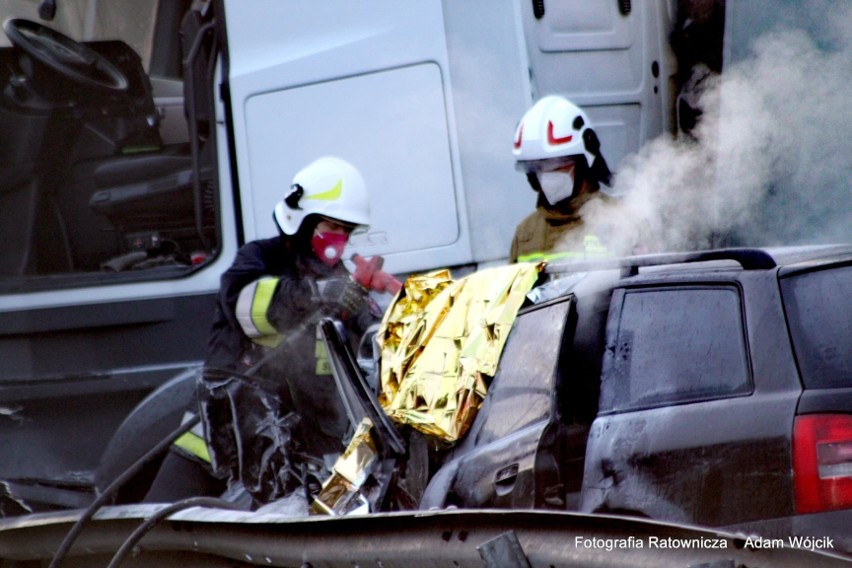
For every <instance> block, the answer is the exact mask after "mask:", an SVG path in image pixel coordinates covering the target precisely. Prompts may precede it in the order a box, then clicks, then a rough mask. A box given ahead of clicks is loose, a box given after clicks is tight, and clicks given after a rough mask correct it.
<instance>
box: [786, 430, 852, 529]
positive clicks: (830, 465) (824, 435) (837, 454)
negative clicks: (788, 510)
mask: <svg viewBox="0 0 852 568" xmlns="http://www.w3.org/2000/svg"><path fill="white" fill-rule="evenodd" d="M793 478H794V483H795V491H796V511H798V512H799V513H815V512H818V511H830V510H833V509H847V508H852V415H849V414H809V415H804V416H798V417H796V422H795V424H794V426H793Z"/></svg>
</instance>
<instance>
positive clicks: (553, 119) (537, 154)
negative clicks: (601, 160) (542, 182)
mask: <svg viewBox="0 0 852 568" xmlns="http://www.w3.org/2000/svg"><path fill="white" fill-rule="evenodd" d="M590 127H591V123H590V122H589V117H588V116H586V113H585V112H583V110H582V109H581V108H580V107H578V106H577V105H575V104H574V103H572V102H570V101H569V100H567V99H565V98H563V97H560V96H556V95H549V96H546V97H543V98H542V99H540V100H539V101H538V102H537V103H535V104H534V105H533V106H532V107H531V108H530V109H529V110H528V111H527V112H526V113H525V114H524V116H523V118H521V122H520V123H519V124H518V127H517V129H516V130H515V144H514V148H513V150H512V152H513V153H514V155H515V159H516V160H517V168H518V169H519V170H523V171H536V170H538V169H539V168H540V167H541V166H542V162H543V161H544V160H547V161H548V162H550V163H552V164H553V165H558V163H559V162H560V161H562V160H564V159H567V158H573V159H576V157H577V156H584V157H585V158H586V164H587V165H589V166H591V165H592V163H593V161H594V160H595V153H596V152H595V150H596V149H595V150H593V149H592V148H589V147H587V140H586V139H585V138H584V134H585V133H586V132H587V131H588V130H590Z"/></svg>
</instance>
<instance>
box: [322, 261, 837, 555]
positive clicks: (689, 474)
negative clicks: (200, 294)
mask: <svg viewBox="0 0 852 568" xmlns="http://www.w3.org/2000/svg"><path fill="white" fill-rule="evenodd" d="M542 279H543V282H541V283H539V284H538V285H537V286H535V287H534V288H533V289H532V290H531V291H530V292H529V294H528V295H527V299H526V301H525V303H524V306H523V307H522V308H521V309H520V312H519V313H518V315H517V319H516V320H515V321H514V323H513V325H512V329H511V333H510V334H509V337H508V340H507V342H506V345H505V348H504V350H503V352H502V355H501V358H500V363H499V366H498V367H497V369H496V373H495V374H494V377H493V381H491V382H490V386H489V387H488V391H487V395H485V397H484V400H483V401H482V406H481V408H480V409H479V412H478V413H477V414H476V415H475V417H474V418H473V419H472V421H471V424H470V427H469V430H468V431H467V432H466V434H465V435H464V437H463V438H461V439H460V440H459V441H458V442H457V443H455V444H454V445H452V446H450V447H447V445H446V444H441V443H440V442H438V441H436V440H437V438H436V437H435V436H433V435H430V434H429V430H428V429H426V428H422V427H420V426H419V425H418V424H417V423H412V424H413V426H414V429H418V428H419V430H420V431H421V432H426V434H425V437H426V439H427V441H431V443H427V446H428V447H429V452H428V453H429V456H428V459H426V458H422V457H421V458H419V459H420V462H419V467H420V468H421V469H423V470H424V471H428V474H427V475H426V476H425V477H426V478H428V482H426V483H425V485H423V486H422V492H419V491H418V493H417V494H416V495H415V497H416V501H417V502H418V508H419V509H422V510H435V509H446V508H455V507H458V508H477V509H479V508H505V509H555V510H571V511H581V512H585V513H602V514H618V515H630V516H637V517H643V518H649V519H659V520H666V521H674V522H679V523H688V524H693V525H700V526H712V527H724V528H725V529H728V530H735V531H743V532H746V533H751V532H754V533H755V534H760V535H763V536H765V537H767V538H770V537H779V536H781V537H783V538H788V537H794V536H798V537H808V538H818V539H822V540H820V541H819V542H821V543H823V544H826V545H827V546H828V547H830V548H832V549H834V550H840V551H845V552H847V553H848V552H849V551H850V550H852V541H850V535H849V531H848V527H849V526H850V525H849V523H850V520H852V517H850V515H852V476H850V472H849V464H850V461H849V456H850V453H849V452H850V440H852V400H850V398H849V397H850V393H852V383H850V380H852V370H850V368H849V364H850V361H852V351H850V349H852V337H850V333H852V326H850V321H852V313H850V309H852V302H850V301H849V293H850V290H852V249H850V248H849V247H848V246H837V247H812V248H788V249H777V250H775V249H727V250H716V251H708V252H699V253H684V254H660V255H647V256H639V257H632V258H627V259H623V260H617V261H615V260H613V261H602V262H600V263H597V264H587V265H585V266H583V265H579V266H578V265H572V264H565V265H559V264H553V265H549V266H547V267H546V269H545V273H544V275H543V277H542ZM408 349H411V346H409V347H408ZM348 369H349V374H350V375H352V374H355V375H357V374H358V373H357V369H356V367H355V366H354V365H350V366H349V367H348ZM336 370H337V372H338V376H341V375H342V369H341V368H337V369H336ZM415 372H416V371H415ZM352 381H353V379H352V378H351V377H348V378H346V379H345V380H344V382H352ZM355 382H356V383H357V381H355ZM363 390H364V391H367V389H363ZM380 397H381V395H380ZM362 398H363V397H362ZM377 404H378V403H377V402H374V403H373V406H374V407H375V406H376V405H377ZM386 406H387V404H386ZM392 415H393V414H392ZM373 420H374V421H376V420H379V418H378V417H376V416H375V413H374V417H373ZM387 431H388V428H386V427H383V428H379V429H377V430H376V432H377V437H378V438H379V439H380V440H382V445H384V446H385V447H390V448H393V447H397V446H398V445H399V442H398V441H396V439H395V437H394V436H392V435H387V434H385V435H382V433H383V432H385V433H386V432H387ZM412 449H416V446H411V447H409V451H410V452H411V453H410V454H409V455H407V457H406V459H404V460H402V462H403V463H405V469H406V470H410V469H411V464H412V460H415V461H416V460H417V459H418V458H417V455H418V454H417V451H412ZM413 485H414V486H416V484H413Z"/></svg>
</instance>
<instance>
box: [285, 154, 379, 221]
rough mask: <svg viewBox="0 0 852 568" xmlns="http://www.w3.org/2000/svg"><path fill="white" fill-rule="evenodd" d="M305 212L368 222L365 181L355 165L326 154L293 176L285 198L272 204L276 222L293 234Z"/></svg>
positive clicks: (337, 218)
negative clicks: (274, 204)
mask: <svg viewBox="0 0 852 568" xmlns="http://www.w3.org/2000/svg"><path fill="white" fill-rule="evenodd" d="M308 215H322V216H324V217H330V218H332V219H335V220H338V221H342V222H344V223H347V224H350V225H356V226H357V225H367V224H369V222H370V203H369V196H368V195H367V185H366V184H365V183H364V178H363V177H361V174H360V173H359V172H358V170H357V169H355V166H353V165H352V164H350V163H349V162H347V161H345V160H341V159H340V158H334V157H330V156H327V157H323V158H319V159H318V160H316V161H314V162H311V163H310V164H308V165H307V166H305V168H303V169H302V170H300V171H299V172H298V173H297V174H296V175H295V176H294V177H293V183H292V185H291V186H290V189H289V190H288V191H287V194H286V195H285V196H284V199H283V200H282V201H280V202H279V203H278V204H277V205H276V206H275V213H274V217H275V222H276V223H278V226H279V227H281V230H282V231H284V233H285V234H287V235H291V236H292V235H295V234H296V233H297V232H298V231H299V227H300V226H301V225H302V221H304V219H305V218H306V217H307V216H308Z"/></svg>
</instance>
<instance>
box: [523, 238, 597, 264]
mask: <svg viewBox="0 0 852 568" xmlns="http://www.w3.org/2000/svg"><path fill="white" fill-rule="evenodd" d="M610 257H612V253H611V252H610V251H609V250H608V249H607V248H606V246H605V245H604V244H603V243H602V242H601V240H600V239H599V238H598V237H597V236H596V235H585V236H584V237H583V249H582V250H552V251H534V252H529V253H526V254H523V255H520V256H518V262H541V261H554V260H596V259H601V258H610Z"/></svg>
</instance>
